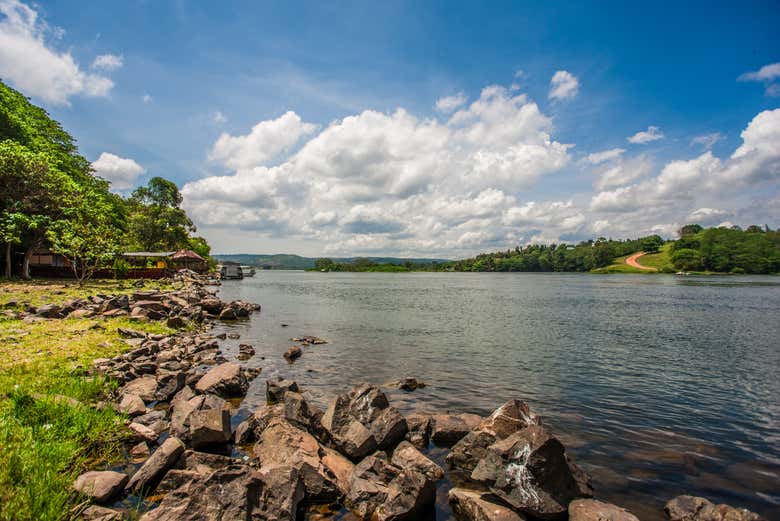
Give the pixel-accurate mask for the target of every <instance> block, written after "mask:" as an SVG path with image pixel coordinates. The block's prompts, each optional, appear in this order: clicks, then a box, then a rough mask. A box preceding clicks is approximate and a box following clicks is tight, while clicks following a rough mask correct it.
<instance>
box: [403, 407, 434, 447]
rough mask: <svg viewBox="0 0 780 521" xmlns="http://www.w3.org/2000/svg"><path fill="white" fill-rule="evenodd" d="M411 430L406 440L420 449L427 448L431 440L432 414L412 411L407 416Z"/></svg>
mask: <svg viewBox="0 0 780 521" xmlns="http://www.w3.org/2000/svg"><path fill="white" fill-rule="evenodd" d="M406 424H407V425H408V426H409V432H407V433H406V440H407V441H409V442H410V443H411V444H412V445H414V446H415V447H417V448H418V449H420V450H425V449H427V448H428V445H429V444H430V441H431V416H430V415H429V414H423V413H417V412H416V413H412V414H409V415H407V416H406Z"/></svg>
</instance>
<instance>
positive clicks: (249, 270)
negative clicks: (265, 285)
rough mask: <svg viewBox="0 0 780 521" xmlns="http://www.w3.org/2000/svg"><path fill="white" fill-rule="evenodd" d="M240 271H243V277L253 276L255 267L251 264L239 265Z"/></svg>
mask: <svg viewBox="0 0 780 521" xmlns="http://www.w3.org/2000/svg"><path fill="white" fill-rule="evenodd" d="M241 273H243V275H244V277H254V276H255V268H254V267H253V266H247V265H245V264H242V265H241Z"/></svg>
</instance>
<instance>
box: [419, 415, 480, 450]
mask: <svg viewBox="0 0 780 521" xmlns="http://www.w3.org/2000/svg"><path fill="white" fill-rule="evenodd" d="M481 421H482V417H481V416H478V415H476V414H468V413H463V414H436V415H434V416H432V417H431V439H432V440H433V443H435V444H436V445H438V446H440V447H451V446H452V445H454V444H455V443H457V442H458V441H459V440H460V439H461V438H463V437H464V436H465V435H466V434H468V432H469V431H470V430H471V429H473V428H474V427H476V426H477V425H479V424H480V422H481Z"/></svg>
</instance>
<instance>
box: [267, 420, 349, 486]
mask: <svg viewBox="0 0 780 521" xmlns="http://www.w3.org/2000/svg"><path fill="white" fill-rule="evenodd" d="M253 453H254V455H255V456H256V457H257V458H258V459H259V460H260V465H261V467H260V470H261V471H263V472H270V471H271V470H272V469H274V468H278V467H282V468H283V467H293V468H294V469H295V470H296V471H297V473H298V475H299V476H300V478H301V480H302V481H303V484H304V488H305V490H306V496H307V497H308V498H309V499H314V500H335V499H337V498H338V497H340V496H341V495H343V494H345V493H346V492H347V490H348V488H349V483H348V480H349V475H350V473H351V472H352V467H353V465H352V463H351V462H350V461H349V460H347V459H346V458H344V457H343V456H342V455H340V454H339V453H337V452H336V451H334V450H332V449H329V448H327V447H325V446H323V445H321V444H320V443H319V442H318V441H317V439H316V438H314V436H312V435H311V434H309V433H308V432H305V431H303V430H301V429H298V428H297V427H295V426H293V425H291V424H290V423H289V422H287V421H286V420H284V419H282V418H274V419H272V420H271V421H270V423H269V424H268V426H267V427H266V428H265V429H264V430H263V431H262V433H260V436H259V437H258V440H257V443H256V444H255V446H254V449H253Z"/></svg>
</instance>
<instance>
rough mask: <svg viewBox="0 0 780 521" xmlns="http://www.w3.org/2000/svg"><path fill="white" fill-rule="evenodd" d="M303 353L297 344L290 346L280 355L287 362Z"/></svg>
mask: <svg viewBox="0 0 780 521" xmlns="http://www.w3.org/2000/svg"><path fill="white" fill-rule="evenodd" d="M302 354H303V351H301V348H300V347H298V346H292V347H290V348H289V349H288V350H287V351H285V352H284V354H283V355H282V356H283V357H284V358H286V359H287V361H288V362H292V361H293V360H295V359H296V358H300V356H301V355H302Z"/></svg>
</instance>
